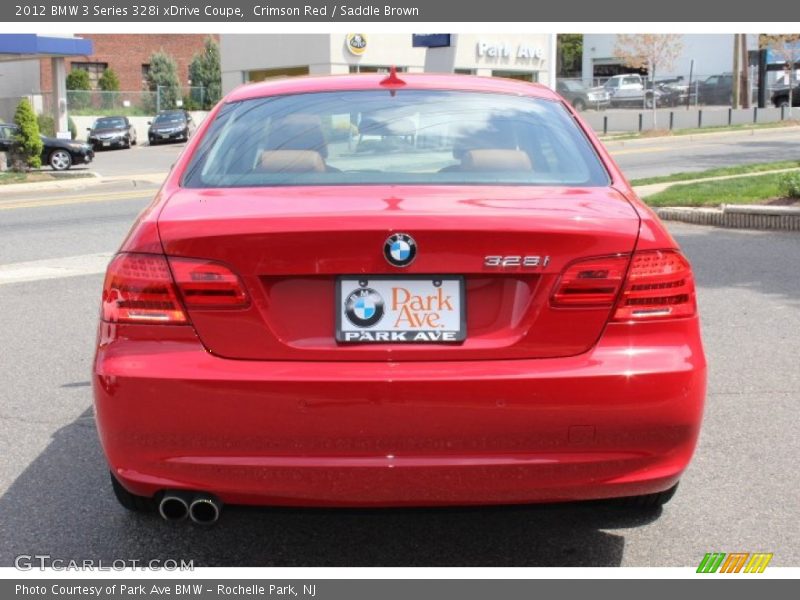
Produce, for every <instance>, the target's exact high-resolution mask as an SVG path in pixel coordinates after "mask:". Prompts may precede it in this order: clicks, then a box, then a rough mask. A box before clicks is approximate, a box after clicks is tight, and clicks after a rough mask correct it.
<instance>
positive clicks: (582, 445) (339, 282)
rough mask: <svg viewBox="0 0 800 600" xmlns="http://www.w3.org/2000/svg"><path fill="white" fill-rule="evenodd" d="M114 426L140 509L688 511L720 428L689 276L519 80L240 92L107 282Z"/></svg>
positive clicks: (176, 172) (105, 322) (111, 455)
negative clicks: (546, 506)
mask: <svg viewBox="0 0 800 600" xmlns="http://www.w3.org/2000/svg"><path fill="white" fill-rule="evenodd" d="M93 384H94V397H95V408H96V413H97V423H98V428H99V432H100V438H101V441H102V445H103V448H104V450H105V454H106V456H107V458H108V462H109V465H110V469H111V475H112V484H113V489H114V491H115V493H116V496H117V498H118V499H119V501H120V502H121V503H122V505H123V506H125V507H126V508H129V509H133V510H145V509H157V510H158V511H159V512H160V514H161V515H162V516H163V517H164V518H165V519H167V520H180V519H185V518H187V517H189V518H191V519H192V520H193V521H195V522H198V523H211V522H214V521H216V520H217V518H218V517H219V514H220V511H221V507H222V506H223V503H230V504H263V505H292V506H401V505H416V506H421V505H428V506H431V505H465V504H510V503H534V502H555V501H571V500H588V499H601V498H624V499H625V500H624V501H623V502H622V503H623V504H625V505H630V506H642V505H644V506H654V505H659V504H662V503H664V502H666V501H667V500H668V499H669V498H670V497H671V496H672V494H673V493H674V490H675V487H676V486H677V483H678V479H679V478H680V476H681V474H682V472H683V471H684V469H685V468H686V466H687V464H688V463H689V461H690V459H691V456H692V453H693V450H694V447H695V443H696V441H697V437H698V432H699V429H700V423H701V420H702V412H703V403H704V397H705V385H706V362H705V357H704V354H703V347H702V342H701V338H700V331H699V322H698V316H697V309H696V301H695V286H694V282H693V277H692V270H691V267H690V265H689V263H688V261H687V260H686V258H685V257H684V256H683V254H681V252H680V249H679V248H678V246H677V244H676V242H675V240H673V239H672V237H671V236H670V235H669V233H667V231H666V230H665V229H664V227H663V226H662V225H661V223H660V222H659V220H658V219H657V217H656V216H655V215H654V214H653V212H652V211H650V210H649V209H648V208H647V207H645V206H644V205H643V204H642V203H641V202H640V201H639V200H638V199H637V198H636V196H635V194H634V193H633V191H632V190H631V188H630V186H629V184H628V183H627V182H626V180H625V178H624V177H623V175H622V174H621V173H620V170H619V168H618V167H617V166H616V165H615V164H614V161H613V160H612V159H611V158H610V157H609V155H608V154H607V153H606V151H605V150H604V148H603V146H602V145H601V144H600V142H599V141H598V140H597V138H596V137H595V136H594V134H593V133H592V131H591V130H590V129H589V127H588V126H587V125H586V124H585V123H584V122H583V121H582V120H581V118H580V116H579V115H578V114H576V113H575V111H574V110H573V109H572V108H571V107H570V106H569V105H568V104H567V103H565V102H564V101H563V99H562V98H560V97H559V96H558V95H557V94H555V93H554V92H552V91H550V90H549V89H547V88H545V87H542V86H539V85H532V84H527V83H522V82H516V81H510V80H502V79H492V78H480V77H466V76H450V75H410V74H408V75H406V74H402V79H401V78H400V77H398V76H397V75H396V74H392V75H390V76H388V77H387V76H385V75H365V76H361V75H359V76H342V77H322V78H298V79H289V80H282V81H275V82H269V83H261V84H255V85H247V86H244V87H240V88H238V89H237V90H235V91H233V92H232V93H230V94H229V95H228V96H227V97H226V98H225V99H224V100H223V101H222V102H220V103H219V105H218V106H217V107H216V108H215V109H214V110H213V111H212V112H211V113H210V114H209V116H208V117H207V118H206V119H205V121H204V122H203V124H202V125H201V126H200V127H199V128H198V130H197V134H196V136H194V137H193V138H192V139H191V140H190V141H189V143H188V145H187V147H186V149H185V150H184V152H183V154H182V155H181V157H180V158H179V160H178V161H177V163H176V164H175V166H174V168H173V169H172V171H171V172H170V174H169V176H168V177H167V180H166V182H165V183H164V185H163V187H162V188H161V190H160V191H159V192H158V194H157V196H156V197H155V199H154V200H153V202H152V203H151V205H150V206H149V207H148V208H147V209H145V211H144V212H143V213H142V214H141V215H140V217H139V218H138V220H137V221H136V223H135V224H134V226H133V228H132V229H131V231H130V233H129V235H128V237H127V238H126V239H125V241H124V242H123V244H122V246H121V248H120V249H119V252H118V254H117V255H116V256H115V257H114V259H113V260H112V261H111V263H110V265H109V266H108V272H107V275H106V278H105V283H104V286H103V292H102V309H101V315H100V326H99V334H98V338H97V354H96V359H95V362H94V377H93Z"/></svg>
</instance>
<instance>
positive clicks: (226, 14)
mask: <svg viewBox="0 0 800 600" xmlns="http://www.w3.org/2000/svg"><path fill="white" fill-rule="evenodd" d="M785 8H786V0H761V1H760V2H758V3H757V5H756V4H753V3H752V2H744V1H743V0H729V1H728V2H725V3H724V5H721V4H720V3H719V0H670V1H669V2H653V1H648V0H603V1H602V2H598V1H597V0H573V2H552V1H524V0H522V1H521V0H382V1H372V2H370V1H369V0H353V1H351V2H335V1H331V2H324V1H322V2H321V1H319V0H306V1H305V2H302V1H300V2H298V1H293V0H282V1H281V0H279V1H277V2H271V1H270V0H262V1H259V0H211V1H209V0H178V1H176V2H170V1H169V0H93V1H90V2H85V1H76V2H71V1H70V0H38V1H36V0H34V1H32V2H20V1H15V0H4V1H3V2H2V3H0V21H2V22H23V21H24V22H64V21H73V22H78V21H81V22H93V21H97V22H109V21H150V22H175V23H185V22H187V21H189V22H220V21H226V22H248V21H252V22H320V21H334V22H336V21H342V22H345V21H390V22H425V21H427V22H446V23H454V22H495V23H496V22H503V21H508V22H539V23H541V22H569V21H572V22H606V23H616V22H693V21H694V22H697V21H699V22H716V23H718V22H728V23H731V22H743V23H744V22H747V23H750V22H753V21H760V20H769V17H770V16H774V15H780V14H783V12H785V11H784V10H783V9H785Z"/></svg>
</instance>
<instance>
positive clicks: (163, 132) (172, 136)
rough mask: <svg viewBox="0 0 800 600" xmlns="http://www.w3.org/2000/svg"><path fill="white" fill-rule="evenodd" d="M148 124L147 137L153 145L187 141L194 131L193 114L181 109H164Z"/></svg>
mask: <svg viewBox="0 0 800 600" xmlns="http://www.w3.org/2000/svg"><path fill="white" fill-rule="evenodd" d="M148 125H150V128H149V129H148V130H147V139H148V140H149V142H150V145H151V146H152V145H154V144H158V143H159V142H174V141H179V142H185V141H186V140H188V139H189V136H190V135H192V133H193V132H194V122H193V121H192V115H190V114H189V113H188V112H187V111H185V110H181V109H178V110H162V111H161V112H160V113H158V114H157V115H156V118H155V119H153V120H152V121H148Z"/></svg>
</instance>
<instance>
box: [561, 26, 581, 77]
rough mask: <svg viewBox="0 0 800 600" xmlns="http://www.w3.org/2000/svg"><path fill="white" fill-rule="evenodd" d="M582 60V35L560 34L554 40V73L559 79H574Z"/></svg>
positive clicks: (579, 70) (578, 72)
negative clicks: (555, 66)
mask: <svg viewBox="0 0 800 600" xmlns="http://www.w3.org/2000/svg"><path fill="white" fill-rule="evenodd" d="M582 60H583V34H582V33H560V34H558V37H557V39H556V61H557V69H556V73H557V74H558V76H559V77H576V76H578V75H579V74H580V72H581V61H582Z"/></svg>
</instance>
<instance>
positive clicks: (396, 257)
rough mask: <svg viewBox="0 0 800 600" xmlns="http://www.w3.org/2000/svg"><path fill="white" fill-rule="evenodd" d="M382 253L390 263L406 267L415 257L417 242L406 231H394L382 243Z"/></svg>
mask: <svg viewBox="0 0 800 600" xmlns="http://www.w3.org/2000/svg"><path fill="white" fill-rule="evenodd" d="M383 255H384V256H385V257H386V260H387V261H388V262H389V264H390V265H394V266H395V267H407V266H408V265H410V264H411V263H412V262H414V259H415V258H416V257H417V243H416V242H415V241H414V238H412V237H411V236H410V235H408V234H407V233H395V234H394V235H391V236H389V238H388V239H387V240H386V243H385V244H384V245H383Z"/></svg>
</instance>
